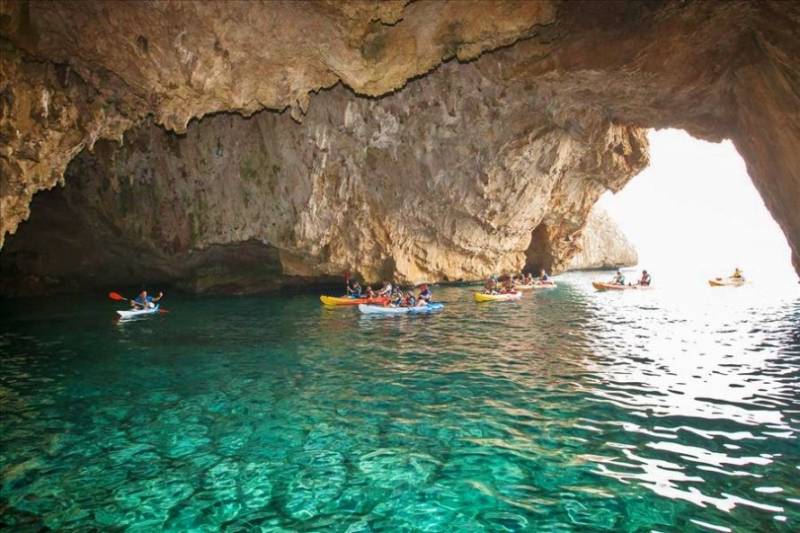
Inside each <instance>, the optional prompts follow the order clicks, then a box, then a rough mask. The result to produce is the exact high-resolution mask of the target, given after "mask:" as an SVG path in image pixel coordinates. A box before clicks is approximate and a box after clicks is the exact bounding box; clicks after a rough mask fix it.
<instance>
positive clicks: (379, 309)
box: [358, 303, 444, 315]
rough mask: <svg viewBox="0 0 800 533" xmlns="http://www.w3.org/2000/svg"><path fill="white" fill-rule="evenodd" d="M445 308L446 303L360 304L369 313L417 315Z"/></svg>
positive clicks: (359, 306) (360, 307)
mask: <svg viewBox="0 0 800 533" xmlns="http://www.w3.org/2000/svg"><path fill="white" fill-rule="evenodd" d="M440 309H444V304H440V303H432V304H428V305H420V306H416V307H391V306H388V305H387V306H382V305H369V304H358V310H359V311H361V312H362V313H364V314H367V315H407V314H410V315H416V314H420V313H430V312H433V311H439V310H440Z"/></svg>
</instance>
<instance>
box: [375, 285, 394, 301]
mask: <svg viewBox="0 0 800 533" xmlns="http://www.w3.org/2000/svg"><path fill="white" fill-rule="evenodd" d="M391 295H392V282H391V281H384V282H383V287H381V290H379V291H378V296H384V297H386V298H389V297H390V296H391Z"/></svg>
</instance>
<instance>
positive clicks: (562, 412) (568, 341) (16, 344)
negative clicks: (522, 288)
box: [0, 274, 800, 531]
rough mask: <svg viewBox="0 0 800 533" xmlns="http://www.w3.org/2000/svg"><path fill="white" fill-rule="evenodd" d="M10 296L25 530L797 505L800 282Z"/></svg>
mask: <svg viewBox="0 0 800 533" xmlns="http://www.w3.org/2000/svg"><path fill="white" fill-rule="evenodd" d="M591 277H593V276H591V275H588V274H580V275H569V276H564V277H562V279H561V284H562V285H561V287H560V288H559V289H557V290H553V291H542V292H540V293H537V294H531V295H526V297H525V298H524V299H523V300H522V301H520V302H517V303H503V304H475V303H474V302H472V301H471V299H470V292H469V290H468V289H466V288H447V289H440V290H439V291H438V296H439V297H440V298H441V299H443V300H444V301H445V302H447V304H448V305H447V308H446V309H445V311H444V312H442V313H440V314H438V315H433V316H413V317H410V316H401V317H370V318H364V317H361V316H359V314H358V311H357V310H355V309H333V310H330V309H324V308H322V307H321V306H320V305H319V303H318V301H317V299H316V297H315V296H296V297H286V298H267V297H252V298H250V297H248V298H205V299H200V298H189V297H177V296H174V295H170V296H169V297H168V299H167V300H166V302H165V306H166V307H167V308H168V309H171V313H169V314H166V315H160V316H157V317H153V318H149V319H144V320H140V321H136V322H129V323H124V324H116V323H114V322H113V321H112V320H111V315H112V312H113V309H114V308H115V307H116V306H115V304H114V303H112V302H108V301H103V300H102V299H100V298H95V299H88V298H86V299H84V298H81V299H77V300H75V299H73V300H67V299H56V300H34V301H24V302H14V303H9V302H6V303H5V304H3V307H2V310H0V324H1V325H0V357H1V359H0V361H1V362H2V368H1V369H0V406H2V422H0V474H1V475H2V487H1V488H0V514H1V515H2V518H0V524H4V525H6V526H9V527H10V528H11V529H12V530H14V531H27V530H30V531H36V530H39V529H40V528H42V527H49V528H52V529H81V530H90V529H92V528H96V529H99V530H108V529H111V528H115V527H118V528H120V529H128V530H131V531H152V530H158V529H165V530H171V531H190V530H192V531H200V530H210V531H216V530H220V529H224V530H227V531H257V530H263V531H280V530H283V531H285V530H301V531H311V530H314V531H322V530H334V531H402V530H424V531H523V530H525V531H570V530H574V531H587V530H589V531H591V530H594V531H603V530H609V531H611V530H613V531H651V530H655V531H694V530H696V531H703V530H713V531H716V530H721V531H728V530H732V531H764V530H775V531H797V530H798V528H800V482H798V479H800V445H799V443H798V432H800V292H798V290H797V287H796V286H795V285H791V286H784V287H783V288H781V289H780V290H769V291H764V290H760V289H759V287H758V286H757V285H754V286H752V287H745V288H742V289H710V288H706V287H704V286H702V285H700V284H697V285H696V286H693V287H687V288H685V289H686V290H685V291H684V292H680V291H677V290H667V289H662V290H658V289H654V290H652V291H649V292H641V293H624V294H602V293H600V294H598V293H594V292H593V291H591V289H590V287H589V280H590V278H591Z"/></svg>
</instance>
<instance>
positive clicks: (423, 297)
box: [417, 283, 433, 303]
mask: <svg viewBox="0 0 800 533" xmlns="http://www.w3.org/2000/svg"><path fill="white" fill-rule="evenodd" d="M431 297H433V293H431V290H430V289H429V288H428V284H427V283H423V284H422V285H420V287H419V296H418V297H417V300H419V301H420V302H425V303H428V302H430V301H431Z"/></svg>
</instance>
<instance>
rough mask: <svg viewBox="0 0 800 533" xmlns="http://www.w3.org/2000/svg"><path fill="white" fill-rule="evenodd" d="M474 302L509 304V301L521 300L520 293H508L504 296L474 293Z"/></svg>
mask: <svg viewBox="0 0 800 533" xmlns="http://www.w3.org/2000/svg"><path fill="white" fill-rule="evenodd" d="M474 297H475V301H476V302H509V301H511V300H519V299H520V298H522V293H521V292H520V291H517V292H508V293H505V294H486V293H485V292H476V293H474Z"/></svg>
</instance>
